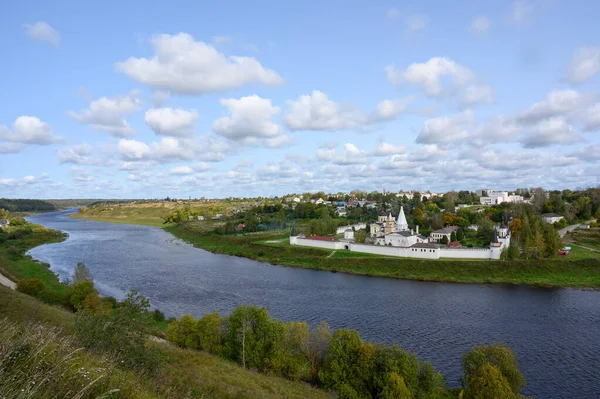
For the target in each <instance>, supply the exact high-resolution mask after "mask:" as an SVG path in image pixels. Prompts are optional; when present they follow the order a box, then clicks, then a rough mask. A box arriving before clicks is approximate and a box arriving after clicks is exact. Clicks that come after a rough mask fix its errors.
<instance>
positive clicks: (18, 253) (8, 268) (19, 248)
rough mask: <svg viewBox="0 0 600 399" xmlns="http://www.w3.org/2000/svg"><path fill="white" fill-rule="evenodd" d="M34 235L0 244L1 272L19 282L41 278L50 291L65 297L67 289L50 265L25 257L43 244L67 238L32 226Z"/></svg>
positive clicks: (55, 232)
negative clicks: (25, 279)
mask: <svg viewBox="0 0 600 399" xmlns="http://www.w3.org/2000/svg"><path fill="white" fill-rule="evenodd" d="M29 226H31V228H32V233H31V234H29V235H27V236H25V237H24V238H22V239H18V240H8V241H6V242H4V243H2V244H0V272H2V274H4V275H6V276H7V277H8V278H10V279H12V280H14V281H18V280H21V279H24V278H39V279H40V280H42V281H43V282H44V285H45V286H46V288H47V289H48V290H49V291H52V292H55V293H57V294H60V295H64V293H65V292H66V287H65V286H64V285H63V284H61V283H60V282H59V280H58V277H57V276H56V274H54V272H52V271H51V270H50V269H49V268H48V265H45V264H42V263H39V262H37V261H35V260H33V259H32V258H31V257H30V256H28V255H25V253H26V252H27V251H29V250H30V249H31V248H34V247H37V246H39V245H43V244H50V243H57V242H61V241H64V240H65V238H66V236H65V235H64V234H63V233H62V232H60V231H57V230H50V229H46V228H45V227H43V226H39V225H35V224H30V225H29Z"/></svg>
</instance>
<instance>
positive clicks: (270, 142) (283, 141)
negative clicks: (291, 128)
mask: <svg viewBox="0 0 600 399" xmlns="http://www.w3.org/2000/svg"><path fill="white" fill-rule="evenodd" d="M264 143H265V147H268V148H282V147H289V146H291V145H292V144H293V143H294V138H293V137H292V136H290V135H286V134H281V135H279V136H275V137H272V138H268V139H265V140H264Z"/></svg>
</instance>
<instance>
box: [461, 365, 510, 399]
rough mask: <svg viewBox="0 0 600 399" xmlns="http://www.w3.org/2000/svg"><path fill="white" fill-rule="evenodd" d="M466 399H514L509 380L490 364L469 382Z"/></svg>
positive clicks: (482, 368) (480, 369) (481, 368)
mask: <svg viewBox="0 0 600 399" xmlns="http://www.w3.org/2000/svg"><path fill="white" fill-rule="evenodd" d="M463 397H464V399H513V398H515V397H516V395H515V394H514V392H513V391H512V390H511V388H510V385H509V383H508V380H507V379H506V378H505V377H504V376H503V375H502V373H501V372H500V370H498V369H497V368H496V367H494V366H492V365H491V364H490V363H485V364H483V365H482V366H481V367H480V368H478V369H477V371H476V372H475V374H473V376H472V377H471V379H470V380H469V384H468V386H467V389H465V393H464V396H463Z"/></svg>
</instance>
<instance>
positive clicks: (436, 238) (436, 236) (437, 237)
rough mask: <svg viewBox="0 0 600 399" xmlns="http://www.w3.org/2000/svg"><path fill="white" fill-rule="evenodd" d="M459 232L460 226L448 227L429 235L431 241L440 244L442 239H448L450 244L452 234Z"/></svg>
mask: <svg viewBox="0 0 600 399" xmlns="http://www.w3.org/2000/svg"><path fill="white" fill-rule="evenodd" d="M457 230H458V226H448V227H444V228H443V229H439V230H436V231H434V232H433V233H431V234H430V235H429V241H430V242H440V241H442V238H444V237H446V239H448V242H450V237H451V236H452V233H456V231H457Z"/></svg>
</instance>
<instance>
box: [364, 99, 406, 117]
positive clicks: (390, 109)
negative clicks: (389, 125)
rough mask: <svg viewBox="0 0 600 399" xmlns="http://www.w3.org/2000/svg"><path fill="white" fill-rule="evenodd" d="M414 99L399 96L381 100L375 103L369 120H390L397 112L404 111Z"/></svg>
mask: <svg viewBox="0 0 600 399" xmlns="http://www.w3.org/2000/svg"><path fill="white" fill-rule="evenodd" d="M413 101H414V97H413V96H410V97H406V98H400V99H396V100H383V101H380V102H379V103H378V104H377V108H376V111H375V113H374V114H373V115H372V116H371V117H370V118H369V122H377V121H384V120H391V119H394V118H396V116H398V115H399V114H401V113H403V112H406V111H407V109H408V106H409V105H410V104H411V103H412V102H413Z"/></svg>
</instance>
